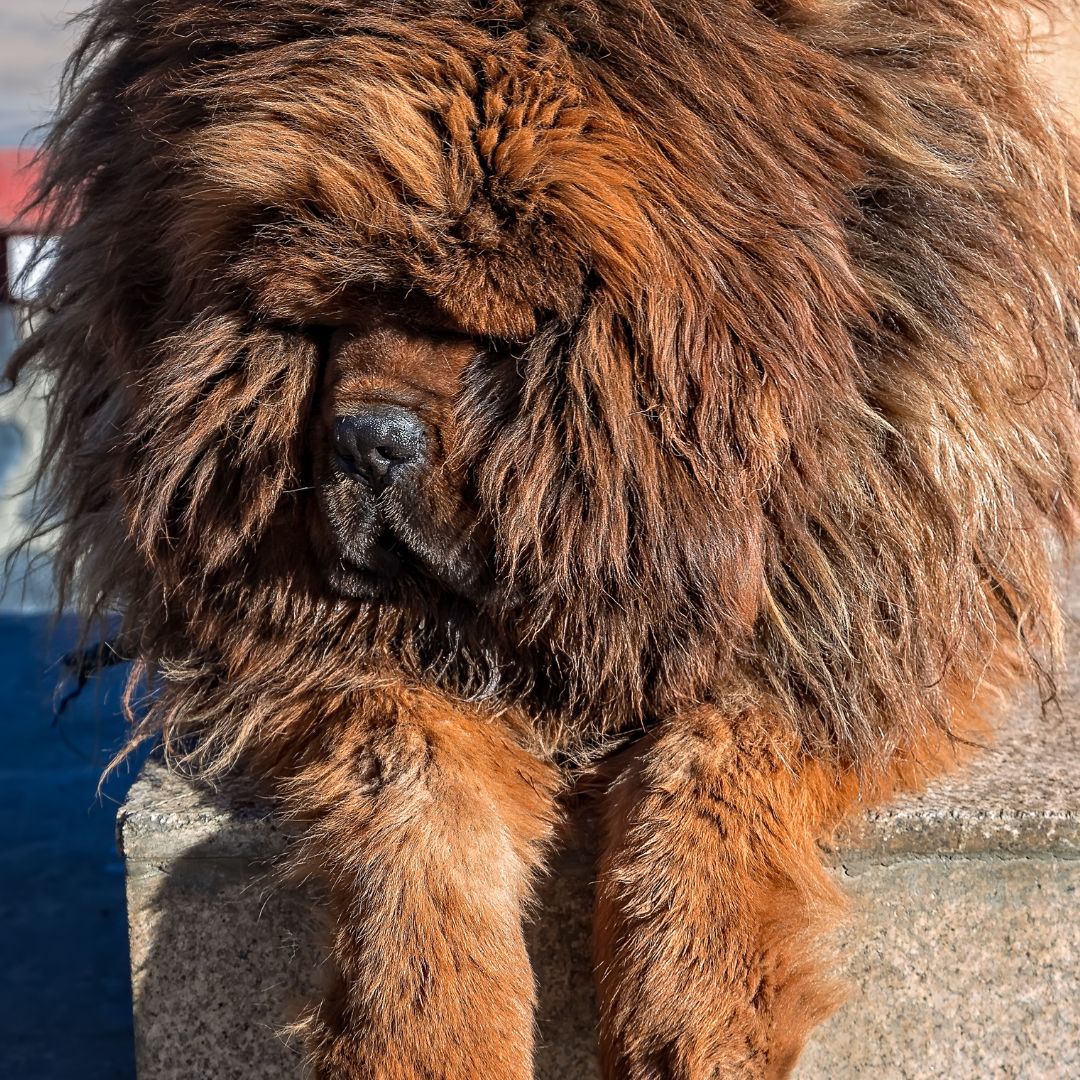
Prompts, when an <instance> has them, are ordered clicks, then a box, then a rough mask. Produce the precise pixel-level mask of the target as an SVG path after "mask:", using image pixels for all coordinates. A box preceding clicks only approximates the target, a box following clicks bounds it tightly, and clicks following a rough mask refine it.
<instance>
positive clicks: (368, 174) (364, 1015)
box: [13, 0, 1080, 1080]
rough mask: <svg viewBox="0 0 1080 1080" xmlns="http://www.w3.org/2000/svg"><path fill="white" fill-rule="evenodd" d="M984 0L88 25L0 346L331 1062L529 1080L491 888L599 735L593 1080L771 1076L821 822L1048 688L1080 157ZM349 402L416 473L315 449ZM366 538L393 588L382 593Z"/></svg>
mask: <svg viewBox="0 0 1080 1080" xmlns="http://www.w3.org/2000/svg"><path fill="white" fill-rule="evenodd" d="M1004 11H1005V9H1004V8H1003V7H1002V8H995V7H991V6H990V5H989V4H987V3H985V2H984V0H926V2H925V3H919V4H905V3H900V4H896V3H884V2H879V0H839V2H836V3H824V2H821V3H819V2H807V3H801V2H790V0H778V2H772V0H768V2H764V0H763V2H762V3H759V4H753V3H750V2H744V0H707V2H703V3H690V2H687V0H678V2H675V0H595V2H590V3H583V4H566V3H561V2H558V0H552V2H549V3H545V2H539V3H535V4H519V3H516V2H514V0H492V2H491V3H486V2H484V0H477V2H475V3H467V2H465V0H441V2H435V0H363V2H361V0H349V2H345V0H324V2H320V3H313V2H312V3H308V2H303V0H259V2H255V0H250V2H248V0H236V2H234V3H229V4H221V3H211V2H198V0H159V2H157V3H154V4H145V3H141V2H136V0H104V2H103V3H102V5H101V6H100V7H99V8H98V10H97V14H96V15H95V16H94V17H93V18H92V20H91V22H90V25H89V28H88V31H87V36H86V39H85V43H84V45H83V46H82V49H81V51H80V52H79V54H78V55H77V56H76V58H75V61H74V63H73V67H72V69H71V72H72V74H71V77H70V79H69V85H68V89H67V96H66V105H65V107H64V109H63V110H62V112H61V114H60V116H59V119H58V122H57V124H56V127H55V128H54V130H53V133H52V135H51V137H50V140H49V143H48V146H47V155H48V156H47V175H46V179H45V182H44V185H43V188H42V194H41V198H42V201H43V203H44V204H45V205H46V206H48V207H49V209H50V210H51V212H52V214H53V221H54V225H55V229H56V231H57V232H61V233H62V235H61V236H60V239H59V243H58V254H57V257H56V260H55V262H54V263H53V265H52V268H51V270H50V272H49V275H48V282H47V289H46V301H47V304H48V306H49V307H50V309H51V314H50V316H49V318H48V319H47V320H46V321H44V322H43V323H42V325H41V326H40V328H39V329H38V330H37V331H36V332H35V334H34V335H33V337H32V338H31V339H30V341H29V343H28V344H27V345H26V346H25V347H24V349H23V350H22V351H21V353H20V354H19V356H18V357H17V358H16V361H15V364H14V368H13V370H14V371H17V370H18V369H20V368H21V367H22V366H24V365H27V364H31V365H34V366H36V367H37V368H39V369H40V370H42V371H43V372H44V373H45V374H46V375H47V376H48V378H49V380H50V383H49V385H50V391H49V392H50V406H51V419H50V428H49V433H48V440H47V454H46V463H45V467H44V473H43V499H42V518H41V521H40V523H39V525H40V529H41V530H42V531H47V530H49V529H52V528H54V527H56V528H58V529H59V530H60V531H59V541H58V545H57V558H58V563H57V565H58V567H59V574H60V580H61V584H62V586H63V594H64V597H65V599H67V600H72V601H77V602H79V603H80V604H81V606H82V608H83V610H84V611H85V614H86V620H87V627H88V631H87V632H88V633H90V632H91V631H92V629H93V628H94V627H95V626H96V625H98V624H99V623H100V621H101V620H102V618H104V617H105V616H109V615H110V614H114V613H115V614H117V615H118V616H119V618H120V620H121V622H122V625H123V632H124V637H125V640H127V641H129V642H131V643H132V647H133V648H134V650H135V651H136V653H137V656H138V660H139V665H138V672H137V678H136V682H135V683H134V684H133V686H134V687H135V688H137V685H138V677H142V676H145V678H146V679H147V680H149V682H150V684H151V685H152V687H153V694H152V695H151V696H149V697H147V698H146V699H145V700H144V701H142V703H141V713H142V719H141V721H140V723H139V726H138V728H137V730H136V733H135V737H136V738H141V737H144V736H149V735H159V736H161V737H162V739H163V742H164V746H165V751H166V753H167V755H168V757H169V759H170V760H171V761H172V762H174V763H175V764H176V765H177V766H178V767H183V768H187V769H189V770H193V771H196V772H202V773H206V774H215V773H220V772H222V771H224V770H227V769H232V768H244V769H247V770H249V771H251V772H252V773H254V774H255V775H257V776H259V777H261V778H263V779H264V780H265V781H266V783H267V785H268V786H269V787H270V788H271V789H272V790H273V791H274V792H275V793H276V794H277V796H278V797H279V798H280V800H281V806H282V811H283V812H284V813H287V814H290V815H292V816H293V817H295V818H296V819H297V820H299V821H301V822H303V823H304V826H305V828H304V836H305V839H304V841H303V842H302V844H301V850H300V851H298V853H297V860H298V864H300V865H302V866H303V867H304V868H305V869H307V870H314V871H315V872H317V873H318V874H320V875H321V876H323V877H324V879H325V880H326V882H327V885H328V887H329V896H330V902H331V907H332V912H333V915H334V917H335V920H336V922H335V925H336V931H335V935H334V939H333V943H332V954H333V957H334V960H335V962H336V968H337V971H338V976H339V978H338V985H337V988H336V989H335V990H334V991H333V992H332V993H330V994H329V995H328V996H327V998H326V1000H325V1001H323V1002H322V1003H317V1004H316V1005H315V1006H314V1007H313V1010H312V1013H311V1015H310V1016H309V1018H308V1020H307V1023H306V1027H307V1030H308V1033H309V1045H310V1048H311V1055H312V1061H313V1064H314V1068H315V1072H316V1074H317V1075H319V1076H323V1077H331V1076H332V1077H342V1078H347V1080H360V1078H363V1080H419V1078H420V1077H424V1078H432V1077H439V1078H445V1080H465V1078H473V1077H479V1078H490V1080H523V1078H525V1077H528V1076H530V1075H531V1039H532V1034H531V1033H532V1017H531V1007H532V1001H533V990H532V979H531V974H530V972H529V969H528V963H527V958H526V956H525V952H524V947H523V943H522V936H521V919H522V917H523V913H524V911H525V906H526V901H527V897H528V892H529V881H530V877H531V875H532V874H533V873H534V872H535V871H536V869H537V868H538V867H539V866H540V865H541V864H542V862H543V854H544V849H545V846H546V845H547V843H548V842H549V840H550V836H551V833H552V829H553V823H554V821H555V819H556V817H557V813H558V799H559V792H560V790H561V788H562V787H563V785H564V784H566V783H570V782H573V780H574V777H575V771H576V770H577V769H578V768H580V767H581V766H583V765H588V764H591V763H595V762H598V761H600V759H604V761H603V764H602V765H601V766H600V774H601V775H608V776H613V777H614V779H613V780H612V781H611V783H610V787H609V789H608V790H606V792H605V793H604V794H603V796H602V800H603V803H604V813H603V820H604V837H603V844H602V846H603V853H602V859H601V866H600V868H599V880H598V904H597V933H596V961H597V973H598V985H599V988H600V996H601V1003H602V1012H603V1016H602V1030H601V1042H602V1057H603V1061H604V1071H605V1075H606V1077H607V1078H608V1080H706V1078H712V1080H715V1078H718V1077H781V1076H784V1075H786V1074H787V1073H788V1072H789V1071H790V1068H791V1066H792V1064H793V1062H794V1061H795V1059H796V1057H797V1056H798V1053H799V1051H800V1048H801V1046H802V1044H803V1042H804V1040H805V1038H806V1036H807V1034H808V1032H809V1030H810V1029H811V1027H812V1026H813V1024H814V1023H815V1022H816V1021H817V1020H818V1019H820V1018H821V1017H822V1016H824V1015H825V1014H826V1013H827V1012H828V1011H829V1009H830V1008H831V1007H832V1005H833V1003H834V1002H835V1000H836V996H835V992H834V990H833V989H832V988H831V987H830V984H829V983H828V981H827V979H826V978H825V977H824V976H823V974H822V967H823V964H822V956H821V955H820V945H819V944H818V941H817V939H818V937H819V936H820V931H821V930H822V929H824V928H825V927H826V926H827V925H828V924H829V920H830V919H831V918H833V917H834V916H835V914H836V912H837V911H838V910H839V901H838V899H837V897H836V895H835V892H834V889H833V886H832V885H831V884H830V882H829V879H828V878H827V876H826V875H825V874H824V872H823V870H822V868H821V865H820V861H819V858H818V855H817V849H816V843H815V842H816V841H817V840H818V839H819V838H820V837H822V836H825V835H827V834H828V833H829V832H830V830H831V829H833V828H834V827H835V825H836V824H837V823H838V822H839V821H840V820H841V819H842V817H843V816H844V814H845V813H847V812H848V811H849V810H850V809H851V807H852V806H853V805H854V804H855V802H856V800H857V799H858V798H861V799H862V800H863V801H864V802H865V801H867V800H869V799H871V798H874V797H880V795H881V794H883V793H885V792H886V791H888V790H890V789H891V788H893V787H895V786H905V785H909V784H911V783H915V782H916V781H917V778H918V776H920V775H922V774H925V772H926V771H928V770H929V769H932V768H936V767H939V765H940V763H942V762H945V761H947V759H948V758H949V756H950V752H949V749H948V748H949V746H950V745H952V740H953V739H954V738H955V736H958V735H959V736H961V737H968V736H970V735H971V733H972V732H973V731H974V730H976V729H977V728H978V727H979V726H980V725H982V724H983V723H984V721H985V712H986V704H987V702H989V701H990V700H991V699H992V698H993V697H994V696H995V695H996V694H998V693H1000V692H1002V691H1004V690H1006V689H1008V688H1009V687H1010V686H1011V685H1012V684H1013V683H1015V682H1016V681H1017V680H1019V679H1021V678H1024V677H1028V676H1031V675H1033V674H1040V673H1047V672H1049V671H1050V670H1052V667H1053V663H1054V656H1055V650H1056V648H1057V646H1058V639H1059V617H1058V609H1057V604H1056V600H1055V596H1054V586H1053V574H1052V565H1053V558H1054V552H1055V550H1056V547H1055V545H1057V544H1059V543H1060V538H1064V539H1066V540H1068V539H1069V538H1071V537H1072V536H1073V534H1074V532H1075V529H1076V522H1077V505H1078V502H1077V500H1078V479H1077V469H1076V456H1075V455H1076V446H1077V432H1078V413H1077V381H1076V358H1077V350H1078V339H1080V329H1078V324H1080V277H1078V274H1080V270H1078V266H1080V241H1078V234H1077V222H1076V218H1075V216H1074V213H1075V211H1074V210H1073V203H1071V202H1070V187H1071V186H1072V185H1074V184H1075V179H1076V176H1077V158H1076V155H1075V152H1074V150H1073V148H1072V147H1071V145H1070V144H1069V141H1068V138H1067V136H1066V134H1065V132H1064V131H1063V130H1062V128H1061V125H1060V124H1059V123H1058V121H1056V120H1055V119H1054V116H1053V114H1052V111H1051V110H1050V108H1049V107H1048V104H1047V101H1046V96H1045V94H1044V93H1043V92H1042V91H1041V90H1040V89H1039V88H1038V87H1037V86H1036V84H1035V83H1034V81H1033V79H1032V77H1031V76H1030V75H1029V73H1028V68H1027V65H1026V62H1025V59H1024V55H1023V49H1022V47H1021V46H1020V45H1019V44H1018V43H1017V40H1016V37H1015V35H1014V34H1013V33H1011V32H1010V31H1009V30H1008V29H1007V25H1009V26H1013V27H1015V25H1016V23H1015V20H1014V21H1013V22H1011V23H1008V24H1007V22H1006V19H1005V15H1003V14H1002V13H1003V12H1004ZM1008 14H1009V17H1010V18H1012V16H1014V15H1015V14H1016V12H1012V11H1010V12H1009V13H1008ZM372 403H375V404H379V403H382V404H386V403H389V404H393V405H395V406H398V407H404V408H408V409H409V410H412V412H413V413H415V414H416V415H417V416H418V417H419V418H420V419H421V421H422V423H423V425H424V430H425V431H426V432H427V437H428V441H427V444H426V445H427V449H426V453H427V454H428V460H427V472H426V473H425V475H424V479H423V483H422V484H416V485H415V489H414V490H413V491H412V494H411V495H410V501H408V503H406V502H405V501H402V498H399V497H398V496H397V494H396V493H394V492H392V493H390V494H387V493H385V492H384V493H382V494H380V495H379V496H378V499H377V500H376V499H375V496H370V497H368V496H365V499H366V501H365V500H364V499H358V496H357V490H358V489H357V488H356V486H355V484H352V483H351V482H350V481H347V479H346V478H345V477H344V476H343V474H342V472H341V469H340V468H339V467H337V466H335V465H334V463H333V455H332V453H331V452H330V446H329V443H330V431H331V428H332V426H333V425H334V423H335V420H336V418H340V417H342V416H343V415H348V414H350V413H352V412H354V411H355V410H357V409H361V408H364V407H367V406H368V405H371V404H372ZM365 515H366V516H365ZM380 522H381V523H382V525H381V526H379V523H380ZM377 526H379V527H383V528H384V529H388V530H390V531H391V532H392V533H393V534H394V535H395V537H396V538H397V539H399V540H401V541H402V542H403V543H404V544H405V546H406V548H407V549H408V550H409V552H410V553H411V554H412V556H414V557H415V558H416V560H417V561H418V563H419V565H420V566H421V567H422V570H423V572H418V573H417V574H416V575H415V576H410V577H399V578H396V579H394V580H393V581H389V582H383V583H380V584H379V586H378V590H379V591H378V592H377V594H376V593H372V594H371V595H367V594H365V593H364V589H367V588H369V586H370V581H369V579H368V577H366V576H365V572H364V571H363V570H362V569H357V567H358V566H361V565H366V564H365V563H364V560H365V559H366V558H367V557H368V553H369V549H370V547H371V545H373V544H374V545H378V544H379V543H381V542H382V541H380V540H379V536H381V535H383V534H381V533H379V534H376V533H375V531H374V530H375V529H376V527H377ZM357 537H360V538H361V539H360V540H357V539H356V538H357ZM354 541H355V542H356V543H357V544H359V545H360V546H359V547H358V548H357V550H358V551H359V552H360V554H359V555H357V554H355V552H354V553H353V554H350V551H352V549H351V548H349V544H350V543H353V542H354ZM365 544H366V545H367V546H366V547H365V546H364V545H365ZM935 763H938V764H935Z"/></svg>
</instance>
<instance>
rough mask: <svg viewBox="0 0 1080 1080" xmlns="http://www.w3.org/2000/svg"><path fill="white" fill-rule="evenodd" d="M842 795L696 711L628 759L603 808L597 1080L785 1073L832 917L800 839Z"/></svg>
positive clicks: (780, 749)
mask: <svg viewBox="0 0 1080 1080" xmlns="http://www.w3.org/2000/svg"><path fill="white" fill-rule="evenodd" d="M841 786H843V787H844V788H845V789H847V791H848V797H850V785H849V784H847V783H843V784H841V782H840V781H838V779H837V778H835V777H832V778H830V777H829V776H828V775H827V774H826V772H825V771H824V770H822V769H820V768H816V767H814V766H813V765H807V764H806V763H802V764H800V760H799V755H798V753H797V751H796V750H795V749H794V743H793V740H791V739H785V738H783V737H782V736H780V735H779V734H777V733H776V732H775V731H771V730H770V727H769V725H768V723H767V722H766V721H765V720H763V719H762V718H761V717H759V716H756V715H755V714H753V713H747V714H746V715H743V716H739V717H737V718H735V719H732V720H730V721H725V720H724V719H722V718H720V717H718V716H717V715H715V714H710V713H709V712H707V711H704V710H703V711H702V712H700V713H697V714H694V715H692V716H688V717H682V718H680V719H679V720H678V722H675V723H672V724H670V725H668V726H666V727H664V728H661V729H659V730H658V732H657V733H656V734H655V735H654V736H653V737H652V738H651V739H649V740H648V741H646V742H645V743H644V744H643V745H642V746H640V747H639V748H638V749H637V751H636V753H635V755H634V756H633V758H632V759H631V760H630V762H629V763H628V764H627V766H626V767H625V769H624V770H623V771H622V773H621V774H620V776H619V778H618V779H617V780H616V781H615V783H614V785H613V787H612V789H611V791H610V793H609V795H608V802H607V805H606V808H605V827H606V840H605V848H604V851H603V853H602V858H601V868H600V879H599V884H598V898H597V913H596V956H595V960H596V972H597V980H598V986H599V992H600V1000H601V1010H602V1022H601V1043H602V1047H601V1057H602V1061H603V1072H604V1077H605V1078H606V1080H735V1078H749V1077H754V1078H776V1077H783V1076H787V1075H788V1074H789V1072H790V1070H791V1068H792V1066H793V1065H794V1062H795V1059H796V1058H797V1056H798V1054H799V1051H800V1050H801V1048H802V1045H803V1042H804V1040H805V1038H806V1035H807V1034H808V1032H809V1030H810V1029H811V1028H812V1027H813V1026H814V1024H816V1023H817V1022H818V1021H820V1020H821V1019H823V1018H824V1017H825V1016H826V1015H827V1014H828V1012H829V1011H831V1009H832V1008H833V1007H834V1005H835V1004H836V1002H837V994H836V991H835V988H834V987H833V986H832V985H831V984H830V983H828V982H827V981H826V980H824V979H823V978H821V977H820V974H819V971H818V965H817V964H816V963H815V962H814V957H813V948H814V943H815V938H816V936H817V934H818V932H820V931H821V930H822V929H824V928H825V927H827V926H828V925H829V924H830V923H831V921H832V918H833V917H835V915H836V914H838V912H839V910H840V905H839V897H838V894H837V892H836V890H835V887H834V886H833V885H832V884H831V882H830V880H829V878H828V877H827V875H826V873H825V871H824V869H823V867H822V865H821V862H820V859H819V854H818V850H817V847H816V844H815V838H816V837H817V835H818V834H819V832H820V831H821V830H822V829H824V828H825V827H826V825H827V823H829V822H831V821H832V820H834V819H835V817H836V816H837V814H838V812H839V810H840V809H841V807H842V804H843V802H844V796H843V795H842V794H841V791H840V787H841Z"/></svg>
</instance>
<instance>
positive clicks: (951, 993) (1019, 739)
mask: <svg viewBox="0 0 1080 1080" xmlns="http://www.w3.org/2000/svg"><path fill="white" fill-rule="evenodd" d="M1077 666H1080V664H1077V665H1074V667H1077ZM267 815H268V807H267V805H266V804H264V803H260V802H259V801H258V800H256V799H253V798H252V797H251V796H249V795H246V794H244V793H243V792H242V791H241V790H240V788H239V786H238V785H237V786H236V787H235V789H234V788H230V789H229V790H222V791H219V792H216V793H215V792H209V791H205V790H197V789H195V788H192V787H191V786H190V785H188V784H186V783H184V782H182V781H180V780H177V779H175V778H173V777H169V776H167V775H166V774H165V773H164V771H163V770H162V769H161V767H160V766H157V765H150V766H148V767H147V769H146V770H145V771H144V774H143V776H142V778H141V780H140V781H139V782H138V783H137V784H136V786H135V787H134V788H133V789H132V792H131V795H130V797H129V799H128V802H127V804H126V805H125V807H124V809H123V811H122V812H121V817H120V830H121V836H122V843H123V848H124V853H125V855H126V859H127V868H128V905H129V919H130V931H131V952H132V977H133V984H134V995H135V1028H136V1057H137V1061H138V1069H139V1076H140V1078H141V1080H181V1078H184V1080H189V1078H194V1077H197V1078H199V1080H217V1078H225V1077H229V1078H235V1080H276V1078H278V1077H290V1078H294V1077H299V1076H300V1075H301V1062H300V1058H299V1056H298V1054H297V1052H296V1050H295V1049H293V1048H290V1047H289V1046H288V1044H287V1042H285V1041H283V1040H282V1039H281V1038H280V1037H279V1036H278V1035H277V1034H275V1032H276V1031H277V1030H278V1029H279V1028H280V1027H281V1026H282V1024H283V1023H285V1022H287V1020H288V1019H289V1018H290V1017H291V1016H294V1015H295V1012H296V1009H297V1007H298V1002H299V1001H300V1000H301V998H302V996H303V993H304V992H305V988H310V987H311V986H312V985H313V984H314V983H315V982H316V981H317V978H318V960H317V958H316V955H315V953H314V950H313V948H312V945H311V943H310V942H311V940H313V938H314V937H315V936H316V935H315V934H314V928H313V927H312V926H311V925H310V920H311V916H310V914H309V911H310V907H309V906H308V904H307V903H306V901H305V898H304V897H303V896H298V895H297V894H296V893H295V892H292V891H290V890H287V889H283V888H280V887H274V886H273V884H272V882H271V879H270V876H269V867H270V865H271V864H272V862H273V860H274V859H275V857H276V856H278V855H279V854H280V853H281V852H282V851H283V849H284V847H285V845H286V843H287V838H286V836H285V835H284V834H283V833H282V831H281V829H280V828H279V827H278V826H276V825H275V824H274V823H273V822H272V821H271V820H270V819H269V818H268V816H267ZM589 848H590V844H589V839H588V836H587V835H586V836H582V837H581V838H579V840H578V842H577V843H576V845H573V846H571V847H570V848H569V849H568V850H567V851H565V852H564V853H563V854H562V856H560V858H559V860H558V861H557V864H556V866H555V869H554V872H553V874H552V876H551V877H550V878H549V879H548V880H547V882H546V883H545V884H544V886H543V888H542V891H541V903H540V906H539V915H538V918H537V920H536V921H535V923H534V924H533V925H532V927H531V931H530V933H531V939H532V953H533V958H534V964H535V967H536V970H537V974H538V978H539V982H540V1001H541V1004H540V1038H541V1046H540V1051H539V1055H538V1065H537V1077H538V1080H595V1077H596V1061H595V1052H594V1048H593V1047H594V1040H595V1000H594V998H593V991H592V984H591V974H590V971H589V965H588V957H589V906H590V892H591V883H592V879H593V875H594V869H593V862H592V859H591V858H590V857H589V855H588V854H587V853H588V851H589ZM828 857H829V860H830V862H831V863H832V864H833V865H834V872H835V873H837V874H838V875H839V876H841V877H842V878H843V881H844V885H845V887H846V890H847V892H848V894H849V895H850V896H851V897H852V901H853V904H852V913H851V918H850V920H849V922H848V924H847V925H846V926H845V928H844V930H843V932H842V934H841V935H840V941H839V945H840V947H841V950H840V951H841V953H842V955H843V957H844V964H843V967H844V969H845V974H846V976H847V978H848V980H849V983H850V985H851V987H852V995H851V998H850V1000H849V1002H848V1004H847V1005H845V1006H844V1007H843V1008H842V1009H841V1010H840V1011H839V1012H838V1013H837V1014H836V1016H835V1017H833V1019H831V1020H830V1021H829V1022H828V1023H827V1024H826V1025H824V1026H823V1027H822V1028H821V1029H820V1030H819V1031H818V1033H817V1034H816V1036H815V1038H814V1040H813V1043H812V1045H811V1046H810V1047H809V1048H808V1050H807V1052H806V1054H805V1055H804V1058H803V1061H802V1063H801V1065H800V1067H799V1071H798V1076H799V1077H800V1078H802V1080H825V1078H828V1080H849V1078H854V1077H859V1078H866V1077H875V1078H883V1080H892V1078H896V1080H907V1078H910V1080H926V1078H930V1077H949V1078H953V1080H964V1078H972V1080H975V1078H979V1080H984V1078H990V1077H1017V1078H1019V1077H1023V1078H1030V1080H1051V1078H1057V1077H1061V1078H1065V1077H1074V1076H1080V694H1078V693H1077V686H1076V685H1075V684H1073V685H1069V686H1066V687H1065V690H1064V693H1063V695H1062V701H1061V703H1060V708H1058V709H1051V710H1050V711H1049V713H1047V714H1046V715H1043V716H1040V713H1039V709H1038V707H1037V705H1035V704H1034V703H1033V702H1031V701H1027V702H1024V703H1023V704H1022V705H1021V706H1020V707H1018V708H1016V709H1015V710H1013V713H1012V715H1011V717H1010V718H1009V719H1008V720H1007V722H1005V723H1004V724H1003V725H1002V730H1001V732H1000V734H999V737H998V740H997V743H996V746H995V748H994V749H993V750H991V751H988V752H985V753H983V754H982V755H980V756H979V757H978V758H977V759H976V760H975V761H974V762H973V763H972V764H971V765H970V766H969V767H968V768H967V769H966V770H965V771H964V772H963V773H962V774H956V775H953V776H950V777H948V778H945V779H944V780H942V781H940V782H938V783H936V784H934V785H933V786H932V787H931V788H930V790H928V791H927V792H925V793H924V794H922V795H920V796H917V797H912V798H907V799H904V800H902V801H900V802H897V803H896V804H894V805H892V806H890V807H888V808H887V809H885V810H880V811H875V812H872V813H870V814H867V815H865V816H863V817H860V818H858V819H857V820H855V821H854V822H853V823H852V826H851V828H850V829H848V830H847V831H846V833H845V834H844V835H843V836H842V837H841V838H840V840H839V843H838V846H837V849H836V851H834V852H832V853H831V854H830V855H829V856H828Z"/></svg>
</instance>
